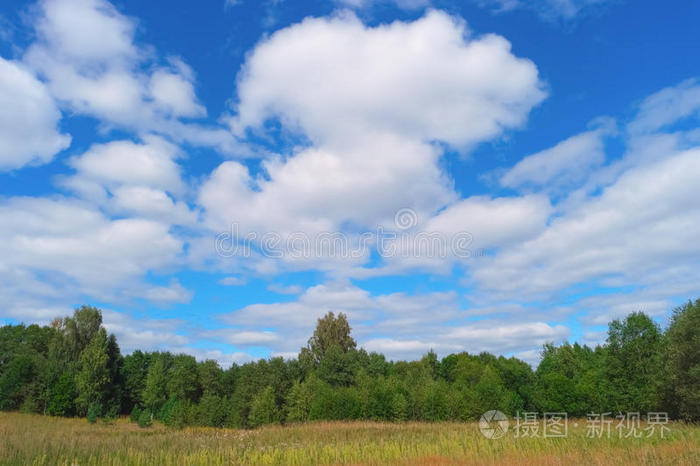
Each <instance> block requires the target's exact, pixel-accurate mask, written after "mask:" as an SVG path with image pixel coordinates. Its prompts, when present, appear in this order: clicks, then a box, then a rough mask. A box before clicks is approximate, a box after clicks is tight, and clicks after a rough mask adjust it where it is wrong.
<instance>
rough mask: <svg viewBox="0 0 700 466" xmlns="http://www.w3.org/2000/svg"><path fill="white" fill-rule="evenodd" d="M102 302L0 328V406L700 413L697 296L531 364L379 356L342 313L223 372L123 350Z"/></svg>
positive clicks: (303, 414)
mask: <svg viewBox="0 0 700 466" xmlns="http://www.w3.org/2000/svg"><path fill="white" fill-rule="evenodd" d="M101 323H102V316H101V312H100V311H99V310H98V309H96V308H93V307H89V306H83V307H81V308H78V309H76V310H75V312H74V314H73V316H69V317H65V318H60V319H55V320H54V321H53V322H52V324H51V326H46V327H40V326H38V325H30V326H25V325H22V324H20V325H7V326H4V327H0V410H4V411H10V410H21V411H22V412H29V413H42V414H48V415H52V416H74V415H76V414H77V415H81V416H87V417H88V420H90V421H91V422H94V421H95V420H96V419H97V418H98V417H101V418H102V419H103V421H105V422H113V421H112V419H114V418H115V417H116V416H117V415H118V414H129V413H130V418H131V420H132V421H133V422H136V423H138V424H139V426H141V427H148V426H150V425H151V423H152V421H153V420H154V419H155V420H158V421H160V422H161V423H163V424H165V425H166V426H169V427H174V428H181V427H184V426H186V425H201V426H210V427H237V428H250V427H258V426H263V425H266V424H276V423H282V422H286V423H295V422H307V421H315V420H372V421H399V422H400V421H440V422H448V421H470V420H472V421H473V420H477V419H478V418H479V417H480V416H481V414H483V413H484V412H485V411H487V410H490V409H499V410H501V411H503V412H504V413H506V414H508V415H511V416H514V415H515V414H517V413H518V412H523V411H535V412H540V413H542V412H567V413H568V414H569V416H572V417H573V416H585V415H586V414H588V413H590V412H594V413H596V412H597V413H606V412H614V413H618V412H620V411H621V412H623V413H624V412H641V413H646V412H649V411H667V412H669V413H670V415H671V417H672V418H678V419H684V420H688V421H699V420H700V389H698V387H700V301H695V302H689V303H687V304H686V305H684V306H682V307H680V308H678V309H676V310H675V311H674V314H673V317H672V319H671V322H670V325H669V327H668V329H667V330H666V332H665V333H664V332H662V331H661V329H660V328H659V326H658V325H657V324H656V323H655V322H654V321H653V320H651V319H650V318H649V317H647V316H646V315H644V314H643V313H632V314H630V315H629V316H627V317H626V318H625V319H621V320H615V321H613V322H611V323H610V325H609V330H608V337H607V340H606V342H605V344H603V345H600V346H597V347H595V348H590V347H588V346H581V345H579V344H577V343H575V344H573V345H571V344H568V343H564V344H561V345H553V344H546V345H544V347H543V349H542V358H541V361H540V363H539V365H538V367H537V369H536V370H535V371H533V369H532V368H531V367H530V365H528V364H527V363H525V362H523V361H521V360H518V359H516V358H512V357H511V358H506V357H503V356H499V357H496V356H494V355H491V354H488V353H481V354H468V353H465V352H464V353H458V354H450V355H447V356H445V357H443V358H442V359H439V358H438V356H437V354H436V353H435V352H433V351H430V352H428V353H427V354H426V355H425V356H424V357H423V358H421V359H420V360H418V361H396V362H395V361H387V360H386V358H385V357H384V356H383V355H381V354H377V353H367V352H366V351H365V350H363V349H361V348H360V349H358V348H357V345H356V343H355V340H354V339H353V338H352V337H351V329H350V326H349V324H348V322H347V318H346V317H345V315H343V314H338V315H337V316H336V315H335V314H333V313H330V312H329V313H328V314H326V315H325V316H324V317H322V318H321V319H319V320H318V323H317V327H316V329H315V331H314V333H313V336H312V337H311V338H310V339H309V342H308V345H307V346H306V347H304V348H302V350H301V352H300V354H299V357H298V358H297V359H291V360H284V359H282V358H279V357H278V358H272V359H267V360H266V359H261V360H258V361H252V362H248V363H245V364H242V365H240V366H239V365H236V364H233V365H232V366H231V367H230V368H227V369H226V370H222V368H221V367H219V365H218V364H217V362H216V361H212V360H208V361H203V362H198V361H196V360H195V358H194V357H192V356H188V355H185V354H177V355H173V354H171V353H169V352H153V353H149V352H142V351H134V352H133V353H132V354H130V355H127V356H126V357H122V355H121V352H120V349H119V345H118V344H117V340H116V338H115V337H114V335H108V334H107V332H106V331H105V329H104V328H103V327H102V325H101Z"/></svg>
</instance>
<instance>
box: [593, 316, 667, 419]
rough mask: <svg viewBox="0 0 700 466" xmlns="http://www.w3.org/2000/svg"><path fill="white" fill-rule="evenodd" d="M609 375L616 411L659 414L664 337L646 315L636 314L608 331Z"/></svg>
mask: <svg viewBox="0 0 700 466" xmlns="http://www.w3.org/2000/svg"><path fill="white" fill-rule="evenodd" d="M607 343H608V350H607V355H608V358H607V361H606V365H607V368H606V369H607V373H608V378H609V379H610V380H611V381H612V382H613V384H614V386H615V387H616V388H615V393H614V395H613V397H612V398H613V399H612V400H611V401H612V406H611V408H612V410H613V411H623V412H628V411H632V412H635V411H638V412H648V411H656V410H658V409H660V407H661V396H662V390H663V384H664V381H663V359H662V358H663V354H664V338H663V335H662V333H661V331H660V329H659V326H658V325H657V324H656V323H654V321H652V320H651V319H650V318H649V317H648V316H647V315H646V314H644V313H642V312H634V313H632V314H630V315H628V316H627V317H626V318H625V320H624V321H619V320H613V321H612V322H611V323H610V325H609V328H608V339H607Z"/></svg>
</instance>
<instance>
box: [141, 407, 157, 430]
mask: <svg viewBox="0 0 700 466" xmlns="http://www.w3.org/2000/svg"><path fill="white" fill-rule="evenodd" d="M152 423H153V415H152V414H151V412H150V411H148V410H147V409H144V410H143V411H141V413H140V414H139V420H138V424H139V427H141V428H143V429H145V428H147V427H151V424H152Z"/></svg>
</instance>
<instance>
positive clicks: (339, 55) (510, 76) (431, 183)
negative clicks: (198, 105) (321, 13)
mask: <svg viewBox="0 0 700 466" xmlns="http://www.w3.org/2000/svg"><path fill="white" fill-rule="evenodd" d="M238 96H239V102H238V104H237V106H236V108H235V114H234V115H232V116H231V118H230V120H229V121H230V125H231V128H232V130H233V131H234V132H235V133H236V134H239V135H241V136H243V135H245V134H249V133H253V134H260V133H264V131H265V128H266V124H267V123H268V122H269V121H278V122H280V123H281V125H282V128H283V130H284V131H288V132H291V133H294V134H297V135H299V134H301V135H303V137H304V138H306V139H307V140H308V141H309V144H307V145H305V146H301V147H299V148H297V150H295V151H292V153H290V154H281V155H280V156H278V157H273V158H270V159H267V160H265V161H264V162H263V164H262V171H263V174H262V175H253V174H252V173H251V172H250V170H249V168H248V167H247V166H245V165H243V164H241V163H239V162H235V161H228V162H225V163H223V164H222V165H220V166H219V167H218V168H217V169H216V170H214V172H213V173H212V174H211V176H210V177H209V179H208V180H207V181H206V183H204V185H203V186H202V187H201V189H200V193H199V199H198V202H199V204H200V205H202V206H203V207H204V209H205V212H206V216H205V218H206V222H207V225H208V226H209V227H210V228H212V229H218V230H219V231H222V230H224V231H225V229H227V228H230V225H231V224H232V223H236V224H238V225H239V226H240V228H241V232H242V233H246V232H251V231H255V232H258V233H260V234H262V233H265V232H268V231H274V232H278V233H280V234H281V235H290V234H292V233H293V232H304V233H308V234H317V233H319V232H333V231H343V232H348V233H350V234H352V233H353V231H354V232H357V231H361V230H363V229H364V230H368V229H374V228H376V227H377V225H385V226H394V215H395V213H396V212H397V211H398V210H399V209H401V208H410V209H412V210H413V211H415V212H416V213H417V215H418V216H419V217H420V218H422V219H429V218H430V217H432V216H433V215H434V214H435V213H436V212H438V211H439V210H440V209H442V208H444V207H445V206H448V205H451V204H453V203H454V202H455V201H457V200H458V196H457V194H456V193H455V191H454V188H453V186H452V181H451V180H450V179H449V177H448V176H447V175H446V173H445V172H444V170H443V169H442V167H441V165H440V163H441V160H440V159H441V157H442V154H443V149H444V146H442V145H441V144H447V145H449V146H452V147H454V148H456V149H459V150H467V149H468V148H469V147H472V146H474V145H475V144H478V143H480V142H483V141H487V140H491V139H493V138H497V137H499V136H500V135H502V134H503V132H504V131H506V130H508V129H512V128H517V127H520V126H521V125H522V124H523V123H524V122H525V120H526V118H527V115H528V113H529V111H530V110H531V109H532V108H533V107H534V106H535V105H537V104H538V103H539V102H541V101H542V99H543V98H544V97H545V92H544V91H543V83H542V82H541V81H540V79H539V77H538V72H537V68H536V67H535V65H534V64H533V63H532V62H530V61H529V60H526V59H522V58H518V57H516V56H514V55H513V54H512V53H511V50H510V44H509V43H508V42H507V41H506V40H505V39H504V38H503V37H500V36H496V35H485V36H475V35H473V34H471V33H470V32H469V30H468V29H467V27H466V24H465V23H464V22H463V21H462V20H460V19H457V18H454V17H451V16H449V15H447V14H445V13H442V12H436V11H433V12H429V13H427V14H426V15H425V16H424V17H422V18H420V19H418V20H416V21H413V22H400V21H396V22H393V23H390V24H385V25H379V26H376V27H368V26H365V25H364V24H363V23H362V22H361V21H360V20H359V19H358V18H357V17H356V16H354V15H353V14H352V13H349V12H347V11H346V12H342V13H339V14H338V15H337V16H334V17H331V18H316V19H306V20H304V21H303V22H301V23H299V24H296V25H292V26H290V27H287V28H285V29H282V30H280V31H277V32H276V33H274V34H273V35H271V36H270V37H269V38H267V39H265V40H263V41H262V42H261V43H260V44H258V45H257V46H256V48H255V49H254V50H253V51H252V52H251V54H250V55H249V56H248V59H247V61H246V63H245V65H244V67H243V71H242V73H241V74H240V76H239V79H238ZM477 202H478V201H474V203H477ZM518 205H520V204H519V203H515V204H513V206H514V208H515V207H517V206H518ZM525 207H526V208H528V207H527V206H525ZM528 212H529V211H528ZM475 221H476V222H477V223H478V222H480V220H475ZM477 228H478V227H477ZM367 258H368V256H367V255H365V256H363V257H361V258H360V260H361V261H364V260H367ZM344 259H346V260H345V263H344V264H343V265H342V266H343V267H345V266H347V262H348V261H347V258H344ZM308 266H309V267H315V266H318V263H316V262H313V261H311V262H309V264H308Z"/></svg>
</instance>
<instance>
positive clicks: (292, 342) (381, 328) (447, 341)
mask: <svg viewBox="0 0 700 466" xmlns="http://www.w3.org/2000/svg"><path fill="white" fill-rule="evenodd" d="M328 311H334V312H335V313H338V312H343V313H345V314H346V315H347V316H348V320H349V321H350V325H351V326H352V328H353V336H354V337H355V338H356V339H357V341H358V344H359V345H360V346H362V347H364V348H366V349H367V350H369V351H381V352H383V353H385V354H386V355H387V356H388V357H389V358H394V359H405V358H409V359H413V358H418V357H420V356H421V355H422V354H424V353H425V352H427V351H428V350H430V349H434V350H435V351H437V352H438V353H439V354H441V355H445V354H448V353H451V352H458V351H469V352H472V353H478V352H481V351H492V352H495V353H498V354H505V353H507V352H511V351H526V350H529V349H537V348H539V346H541V345H542V344H543V343H544V342H547V341H559V340H561V339H564V338H566V337H567V336H568V335H569V330H568V328H566V327H564V326H563V325H550V324H547V323H544V322H541V321H538V320H536V319H539V318H540V317H541V316H539V315H536V314H531V315H530V316H527V317H526V318H525V320H523V319H522V318H518V319H513V318H509V319H508V320H499V319H496V318H490V319H488V320H481V321H479V322H470V321H467V320H466V319H467V318H468V310H466V309H462V308H461V306H460V304H459V302H458V296H457V294H456V293H455V292H453V291H450V292H433V293H425V294H415V295H409V294H405V293H391V294H384V295H378V296H372V295H370V293H369V292H367V291H366V290H363V289H362V288H359V287H357V286H354V285H351V284H349V283H346V282H329V283H325V284H322V285H316V286H313V287H310V288H308V289H307V290H306V291H305V292H304V293H303V294H302V295H301V296H299V298H298V299H297V300H296V301H293V302H280V303H272V304H254V305H250V306H246V307H244V308H242V309H238V310H236V311H233V312H231V313H228V314H224V315H222V316H221V317H220V318H221V320H222V321H224V322H226V323H228V324H231V325H234V326H236V328H235V329H226V330H217V331H214V332H209V333H208V334H207V337H209V338H212V339H215V340H219V341H224V342H227V343H232V344H240V343H241V342H242V340H244V339H242V337H240V335H241V334H242V332H243V334H246V333H245V332H252V333H251V340H252V342H251V344H261V345H264V346H268V347H270V348H271V349H272V351H273V353H275V354H286V355H289V354H292V353H295V352H298V351H299V348H301V347H302V346H303V345H304V344H305V343H306V341H307V339H308V338H309V336H310V335H311V334H312V333H313V329H314V326H315V324H316V319H318V318H319V317H321V316H322V315H324V314H325V313H326V312H328ZM528 319H529V320H528ZM260 328H267V329H268V330H266V331H265V334H264V335H258V334H257V333H256V332H259V331H260V330H259V329H260ZM273 335H275V337H274V338H273ZM277 335H284V338H278V337H277ZM263 337H264V338H263ZM265 340H267V341H265Z"/></svg>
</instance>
